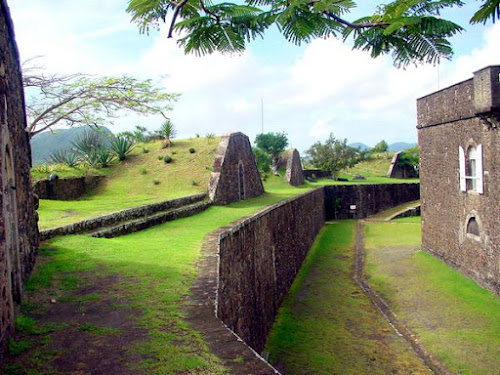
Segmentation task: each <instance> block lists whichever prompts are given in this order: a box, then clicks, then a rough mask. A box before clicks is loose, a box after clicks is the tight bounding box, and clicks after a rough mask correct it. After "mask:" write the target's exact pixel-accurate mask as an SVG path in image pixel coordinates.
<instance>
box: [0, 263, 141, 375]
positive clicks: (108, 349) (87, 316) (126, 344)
mask: <svg viewBox="0 0 500 375" xmlns="http://www.w3.org/2000/svg"><path fill="white" fill-rule="evenodd" d="M80 277H81V279H82V280H85V279H86V280H87V281H88V283H85V284H86V286H84V287H82V288H79V289H77V290H73V291H67V292H65V293H60V292H58V293H57V294H56V293H55V291H54V290H45V291H43V292H37V293H30V294H29V295H28V298H27V300H26V301H25V303H24V305H25V306H28V307H27V310H28V311H25V312H24V313H23V315H22V319H21V322H20V323H19V322H18V325H19V326H18V329H17V331H16V333H15V336H14V340H15V342H16V343H17V345H18V346H19V349H26V350H24V351H22V353H19V354H18V353H16V351H15V350H14V351H12V350H11V353H10V354H9V355H8V356H7V357H6V361H5V364H4V367H3V369H0V372H1V373H5V374H75V375H80V374H123V375H135V374H140V372H138V371H135V370H133V369H131V368H130V366H129V365H130V364H131V363H136V362H138V361H140V360H144V359H147V358H146V357H144V356H142V355H140V354H138V353H137V352H134V350H133V348H134V347H136V346H139V345H140V344H141V343H142V342H144V341H145V340H147V339H148V337H147V334H146V331H145V330H144V329H141V328H140V327H139V326H138V324H137V319H136V318H137V317H138V316H139V315H140V314H141V313H140V311H139V310H137V309H135V308H133V307H131V306H130V304H129V301H127V299H126V298H125V297H124V296H123V294H122V293H121V291H120V288H119V287H118V284H120V283H121V282H123V280H122V278H121V276H120V275H109V276H105V277H95V275H94V274H93V273H90V272H89V273H86V274H81V275H80ZM20 351H21V350H20ZM2 371H3V372H2Z"/></svg>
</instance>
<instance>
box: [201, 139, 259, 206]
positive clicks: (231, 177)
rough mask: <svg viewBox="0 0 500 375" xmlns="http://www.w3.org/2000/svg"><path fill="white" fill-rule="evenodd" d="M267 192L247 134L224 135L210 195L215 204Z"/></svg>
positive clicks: (210, 184)
mask: <svg viewBox="0 0 500 375" xmlns="http://www.w3.org/2000/svg"><path fill="white" fill-rule="evenodd" d="M262 193H264V186H263V185H262V181H261V179H260V174H259V171H258V169H257V164H256V163H255V158H254V155H253V152H252V148H251V146H250V141H249V139H248V137H247V136H246V135H245V134H243V133H239V132H238V133H231V134H227V135H224V136H222V139H221V141H220V144H219V147H218V148H217V153H216V157H215V162H214V167H213V172H212V176H211V178H210V182H209V186H208V194H209V196H210V199H211V200H212V201H213V202H214V203H215V204H221V205H223V204H228V203H231V202H236V201H239V200H244V199H247V198H253V197H257V196H259V195H261V194H262Z"/></svg>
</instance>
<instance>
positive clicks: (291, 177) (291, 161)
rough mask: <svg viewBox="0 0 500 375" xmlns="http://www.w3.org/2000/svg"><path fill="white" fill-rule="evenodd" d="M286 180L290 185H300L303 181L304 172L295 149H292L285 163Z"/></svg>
mask: <svg viewBox="0 0 500 375" xmlns="http://www.w3.org/2000/svg"><path fill="white" fill-rule="evenodd" d="M285 178H286V182H288V183H289V184H290V185H292V186H300V185H302V184H303V183H304V173H303V172H302V163H301V161H300V154H299V152H298V151H297V149H295V148H294V149H292V150H291V151H290V154H289V156H288V160H287V163H286V176H285Z"/></svg>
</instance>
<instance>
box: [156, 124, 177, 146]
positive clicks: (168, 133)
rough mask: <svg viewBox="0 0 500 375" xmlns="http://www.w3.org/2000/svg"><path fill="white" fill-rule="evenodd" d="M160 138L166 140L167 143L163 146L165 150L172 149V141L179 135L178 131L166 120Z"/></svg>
mask: <svg viewBox="0 0 500 375" xmlns="http://www.w3.org/2000/svg"><path fill="white" fill-rule="evenodd" d="M159 133H160V136H161V137H162V138H163V139H165V143H164V144H163V148H166V147H170V146H171V145H172V139H173V138H175V136H176V134H177V130H175V126H174V124H173V122H172V121H171V120H170V119H169V118H166V119H165V121H164V122H163V124H162V125H161V128H160V131H159Z"/></svg>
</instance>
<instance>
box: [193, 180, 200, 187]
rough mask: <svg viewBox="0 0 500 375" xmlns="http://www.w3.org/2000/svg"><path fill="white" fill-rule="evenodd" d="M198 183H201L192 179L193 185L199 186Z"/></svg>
mask: <svg viewBox="0 0 500 375" xmlns="http://www.w3.org/2000/svg"><path fill="white" fill-rule="evenodd" d="M198 184H199V182H198V181H196V180H192V181H191V185H193V186H198Z"/></svg>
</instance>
